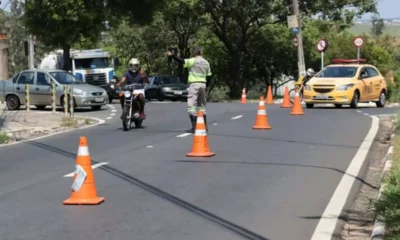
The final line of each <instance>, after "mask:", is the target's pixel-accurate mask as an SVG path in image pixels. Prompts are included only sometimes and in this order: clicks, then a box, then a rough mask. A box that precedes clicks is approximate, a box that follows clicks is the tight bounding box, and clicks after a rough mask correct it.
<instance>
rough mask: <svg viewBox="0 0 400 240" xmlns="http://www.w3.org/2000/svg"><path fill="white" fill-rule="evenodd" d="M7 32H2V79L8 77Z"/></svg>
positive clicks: (0, 61)
mask: <svg viewBox="0 0 400 240" xmlns="http://www.w3.org/2000/svg"><path fill="white" fill-rule="evenodd" d="M8 77H9V76H8V44H7V34H5V33H0V80H5V79H8Z"/></svg>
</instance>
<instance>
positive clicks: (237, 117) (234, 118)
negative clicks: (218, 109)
mask: <svg viewBox="0 0 400 240" xmlns="http://www.w3.org/2000/svg"><path fill="white" fill-rule="evenodd" d="M241 117H243V115H239V116H236V117H233V118H231V119H232V120H236V119H239V118H241Z"/></svg>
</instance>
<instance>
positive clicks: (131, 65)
mask: <svg viewBox="0 0 400 240" xmlns="http://www.w3.org/2000/svg"><path fill="white" fill-rule="evenodd" d="M139 67H140V62H139V60H138V59H137V58H132V59H131V60H130V61H129V68H130V69H131V71H132V72H137V71H138V70H139Z"/></svg>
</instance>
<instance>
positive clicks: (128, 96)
mask: <svg viewBox="0 0 400 240" xmlns="http://www.w3.org/2000/svg"><path fill="white" fill-rule="evenodd" d="M124 95H125V97H126V98H130V97H131V95H132V93H131V92H130V91H125V92H124Z"/></svg>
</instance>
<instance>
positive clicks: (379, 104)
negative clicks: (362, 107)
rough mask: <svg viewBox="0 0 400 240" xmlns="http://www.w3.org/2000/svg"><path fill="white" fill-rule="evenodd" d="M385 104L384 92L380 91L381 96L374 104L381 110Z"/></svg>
mask: <svg viewBox="0 0 400 240" xmlns="http://www.w3.org/2000/svg"><path fill="white" fill-rule="evenodd" d="M385 103H386V92H385V91H382V92H381V94H380V95H379V101H377V102H375V104H376V106H377V107H378V108H383V107H385Z"/></svg>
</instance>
